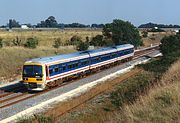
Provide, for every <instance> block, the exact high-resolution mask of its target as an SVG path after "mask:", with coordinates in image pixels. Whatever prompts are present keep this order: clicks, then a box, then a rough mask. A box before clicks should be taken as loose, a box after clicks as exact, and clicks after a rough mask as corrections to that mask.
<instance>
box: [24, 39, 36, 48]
mask: <svg viewBox="0 0 180 123" xmlns="http://www.w3.org/2000/svg"><path fill="white" fill-rule="evenodd" d="M37 45H38V39H37V38H28V39H27V41H26V43H25V44H24V46H25V47H27V48H32V49H34V48H36V47H37Z"/></svg>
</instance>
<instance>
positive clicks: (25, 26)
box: [21, 25, 29, 29]
mask: <svg viewBox="0 0 180 123" xmlns="http://www.w3.org/2000/svg"><path fill="white" fill-rule="evenodd" d="M21 29H29V27H28V26H27V25H21Z"/></svg>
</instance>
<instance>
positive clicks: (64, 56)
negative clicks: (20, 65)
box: [26, 44, 133, 64]
mask: <svg viewBox="0 0 180 123" xmlns="http://www.w3.org/2000/svg"><path fill="white" fill-rule="evenodd" d="M132 46H133V45H130V44H125V45H118V46H115V47H106V48H100V49H95V50H87V51H80V52H75V53H70V54H60V55H56V56H49V57H43V58H35V59H31V60H29V61H27V62H26V63H28V62H30V63H31V62H35V63H40V64H51V63H53V62H57V61H59V62H61V61H66V60H67V61H71V60H75V59H83V58H88V57H89V54H90V55H91V56H95V55H100V54H104V53H110V52H115V51H117V49H122V48H124V49H126V48H129V47H132Z"/></svg>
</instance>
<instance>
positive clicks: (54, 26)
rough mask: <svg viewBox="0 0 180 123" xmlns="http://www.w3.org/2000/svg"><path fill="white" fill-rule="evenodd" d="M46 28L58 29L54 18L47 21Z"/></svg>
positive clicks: (51, 17) (50, 17)
mask: <svg viewBox="0 0 180 123" xmlns="http://www.w3.org/2000/svg"><path fill="white" fill-rule="evenodd" d="M45 23H46V27H51V28H56V27H58V23H57V21H56V19H55V17H54V16H49V17H48V19H46V20H45Z"/></svg>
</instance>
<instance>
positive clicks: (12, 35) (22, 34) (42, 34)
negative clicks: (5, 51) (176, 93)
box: [0, 30, 102, 47]
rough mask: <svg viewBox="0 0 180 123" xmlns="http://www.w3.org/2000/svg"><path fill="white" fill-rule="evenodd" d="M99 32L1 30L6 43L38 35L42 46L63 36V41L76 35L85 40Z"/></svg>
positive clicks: (49, 44) (1, 35) (0, 32)
mask: <svg viewBox="0 0 180 123" xmlns="http://www.w3.org/2000/svg"><path fill="white" fill-rule="evenodd" d="M98 34H102V32H101V31H100V30H99V31H98V30H97V31H96V30H65V31H62V30H54V31H53V30H52V31H13V32H8V31H0V38H2V39H3V41H4V42H5V43H10V45H12V40H13V39H16V37H18V38H19V39H20V40H22V42H25V41H26V39H27V38H29V37H36V38H37V39H38V40H39V45H40V46H50V47H51V46H52V45H53V43H54V40H55V39H56V38H61V40H62V42H66V41H68V40H70V38H71V37H72V36H74V35H77V36H80V37H82V39H83V40H85V38H86V37H87V36H88V37H89V38H92V37H94V36H96V35H98Z"/></svg>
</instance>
